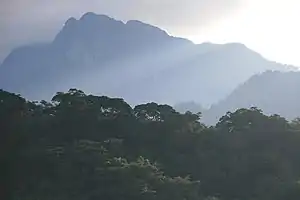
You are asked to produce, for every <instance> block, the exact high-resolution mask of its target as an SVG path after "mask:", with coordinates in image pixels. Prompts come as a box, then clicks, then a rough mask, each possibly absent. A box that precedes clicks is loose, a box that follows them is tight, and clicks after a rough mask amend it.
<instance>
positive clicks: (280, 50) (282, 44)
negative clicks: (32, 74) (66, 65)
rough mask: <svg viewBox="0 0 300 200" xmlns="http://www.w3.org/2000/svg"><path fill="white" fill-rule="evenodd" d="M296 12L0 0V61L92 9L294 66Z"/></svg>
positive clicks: (200, 0) (220, 2)
mask: <svg viewBox="0 0 300 200" xmlns="http://www.w3.org/2000/svg"><path fill="white" fill-rule="evenodd" d="M299 10H300V0H0V59H1V55H2V56H3V55H4V54H5V53H7V51H8V50H9V49H11V48H12V47H14V46H16V45H20V44H24V43H28V42H32V41H44V40H46V41H47V40H48V41H49V40H51V39H52V38H53V37H54V35H55V34H56V33H57V32H58V31H59V29H60V28H61V27H62V26H63V23H64V21H65V20H66V19H67V18H69V17H71V16H74V17H77V18H78V17H80V16H81V15H82V14H83V13H85V12H88V11H93V12H96V13H99V14H108V15H110V16H112V17H115V18H117V19H120V20H123V21H126V20H129V19H137V20H141V21H144V22H147V23H151V24H153V25H157V26H159V27H161V28H163V29H165V30H166V31H168V32H169V33H170V34H172V35H178V36H183V37H187V38H189V39H191V40H193V41H194V42H196V43H201V42H204V41H205V42H206V41H211V42H216V43H225V42H242V43H244V44H246V45H247V46H248V47H250V48H252V49H254V50H255V51H258V52H259V53H262V55H264V56H265V57H267V58H269V59H271V60H275V61H278V62H282V63H289V64H295V65H299V66H300V56H298V53H299V52H300V50H299V47H300V26H299V22H298V21H299V19H300V12H299Z"/></svg>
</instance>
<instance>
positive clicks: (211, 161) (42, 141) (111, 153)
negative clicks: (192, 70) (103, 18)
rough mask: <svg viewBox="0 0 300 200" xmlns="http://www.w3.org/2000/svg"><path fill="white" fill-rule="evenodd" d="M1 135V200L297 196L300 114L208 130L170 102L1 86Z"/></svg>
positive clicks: (228, 116) (234, 121)
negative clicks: (37, 94)
mask: <svg viewBox="0 0 300 200" xmlns="http://www.w3.org/2000/svg"><path fill="white" fill-rule="evenodd" d="M299 112H300V111H299ZM299 115H300V113H299ZM0 134H1V135H0V137H1V138H0V141H1V163H3V164H1V177H2V181H3V183H2V184H1V185H3V186H4V187H2V189H1V190H2V191H1V193H2V194H1V195H5V198H2V199H13V200H54V199H55V200H69V199H70V200H71V199H72V200H77V199H78V200H97V199H107V200H121V199H122V200H135V199H138V200H168V199H170V200H212V199H218V200H283V199H284V200H296V199H300V170H299V169H300V156H299V155H300V145H299V144H300V120H299V119H295V120H294V121H292V122H288V121H287V120H286V119H284V118H283V117H281V116H279V115H272V116H266V115H264V114H263V112H262V110H260V109H259V108H249V109H246V108H241V109H239V110H237V111H235V112H228V113H225V114H224V116H223V117H222V118H220V120H219V122H218V123H217V124H216V125H215V126H210V127H208V126H205V125H204V124H203V123H201V114H200V113H191V112H186V113H185V114H180V113H179V112H176V111H175V110H174V109H173V108H172V107H171V106H169V105H159V104H156V103H148V104H142V105H137V106H135V107H134V108H132V107H131V106H130V105H129V104H127V103H126V102H125V101H124V100H123V99H120V98H109V97H105V96H94V95H87V94H85V93H84V92H83V91H81V90H77V89H70V90H69V91H68V92H65V93H64V92H59V93H57V94H56V95H55V96H54V97H53V98H52V101H51V102H47V101H41V102H30V101H27V100H25V99H24V98H22V97H20V96H19V95H15V94H12V93H9V92H6V91H3V90H1V91H0Z"/></svg>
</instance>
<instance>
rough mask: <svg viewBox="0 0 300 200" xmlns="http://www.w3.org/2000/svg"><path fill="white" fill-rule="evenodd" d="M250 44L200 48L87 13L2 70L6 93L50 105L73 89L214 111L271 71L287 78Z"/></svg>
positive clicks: (14, 56) (17, 53) (0, 82)
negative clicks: (53, 98) (59, 93)
mask: <svg viewBox="0 0 300 200" xmlns="http://www.w3.org/2000/svg"><path fill="white" fill-rule="evenodd" d="M290 68H292V67H291V66H285V65H281V64H277V63H275V62H271V61H268V60H266V59H264V58H263V57H262V56H261V55H259V54H257V53H256V52H254V51H252V50H250V49H248V48H247V47H246V46H244V45H242V44H237V43H233V44H225V45H217V44H210V43H205V44H193V43H192V42H191V41H189V40H186V39H183V38H177V37H172V36H170V35H168V34H167V33H166V32H165V31H163V30H161V29H159V28H157V27H154V26H151V25H149V24H145V23H143V22H140V21H136V20H131V21H128V22H126V23H124V22H122V21H118V20H115V19H112V18H110V17H108V16H105V15H97V14H94V13H86V14H85V15H83V16H82V17H81V18H80V19H75V18H70V19H69V20H67V21H66V23H65V25H64V27H63V28H62V30H61V31H60V32H59V33H58V34H57V36H56V37H55V39H54V40H53V41H52V42H51V43H48V44H40V45H31V46H23V47H20V48H17V49H15V50H14V51H12V52H11V53H10V55H9V56H8V57H7V58H6V59H5V60H4V61H3V63H2V65H1V66H0V88H3V89H6V90H8V91H11V92H16V93H20V94H22V95H24V96H25V97H27V98H29V99H42V98H46V99H49V98H50V97H51V96H52V95H53V94H54V93H55V92H56V91H63V90H66V89H68V88H71V87H76V88H81V89H84V90H86V91H89V92H94V93H96V94H104V95H110V96H122V97H124V98H125V99H126V100H127V101H128V102H130V103H131V104H137V103H140V102H147V101H156V102H163V103H171V104H174V103H177V102H184V101H190V100H194V101H196V102H200V103H201V104H203V105H210V104H212V103H214V102H217V101H219V100H221V99H222V98H224V97H225V96H226V95H228V94H229V93H230V92H231V91H232V90H233V89H235V88H236V86H237V85H239V84H241V83H243V82H244V81H246V80H247V79H248V78H250V77H251V76H252V75H254V74H257V73H260V72H264V71H265V70H287V69H290Z"/></svg>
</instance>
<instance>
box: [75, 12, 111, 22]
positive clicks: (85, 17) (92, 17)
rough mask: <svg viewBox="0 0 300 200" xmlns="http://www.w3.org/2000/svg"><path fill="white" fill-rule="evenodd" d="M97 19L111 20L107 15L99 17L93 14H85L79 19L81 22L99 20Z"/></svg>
mask: <svg viewBox="0 0 300 200" xmlns="http://www.w3.org/2000/svg"><path fill="white" fill-rule="evenodd" d="M99 19H109V20H111V19H112V18H111V17H109V16H107V15H99V14H96V13H93V12H87V13H85V14H83V15H82V16H81V18H80V20H81V21H89V20H99Z"/></svg>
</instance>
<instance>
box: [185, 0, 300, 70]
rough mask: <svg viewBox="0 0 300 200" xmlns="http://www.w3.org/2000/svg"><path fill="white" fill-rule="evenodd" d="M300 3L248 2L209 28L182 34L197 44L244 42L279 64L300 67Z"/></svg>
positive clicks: (262, 0)
mask: <svg viewBox="0 0 300 200" xmlns="http://www.w3.org/2000/svg"><path fill="white" fill-rule="evenodd" d="M299 9H300V1H298V0H285V1H282V0H275V1H274V0H249V1H247V2H246V0H245V1H244V5H243V6H242V7H241V8H240V10H238V11H237V12H236V13H234V14H232V15H228V16H226V17H224V18H222V19H220V20H219V21H217V22H215V23H211V24H209V25H208V26H206V27H204V28H201V29H197V27H195V28H194V29H193V30H188V29H187V30H185V31H184V30H183V31H182V34H183V35H184V36H185V37H188V38H190V39H191V40H193V41H194V42H197V43H201V42H204V41H211V42H215V43H227V42H241V43H244V44H245V45H247V46H248V47H249V48H251V49H253V50H255V51H257V52H259V53H261V54H262V55H263V56H265V57H266V58H268V59H271V60H275V61H277V62H281V63H286V64H294V65H297V66H300V57H299V51H300V49H299V48H300V37H299V35H300V28H299V26H298V25H297V24H298V19H300V12H299Z"/></svg>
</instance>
